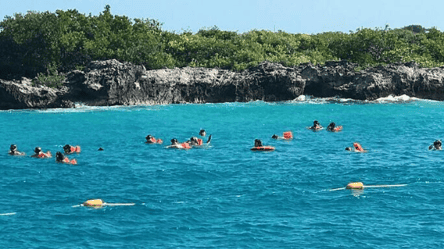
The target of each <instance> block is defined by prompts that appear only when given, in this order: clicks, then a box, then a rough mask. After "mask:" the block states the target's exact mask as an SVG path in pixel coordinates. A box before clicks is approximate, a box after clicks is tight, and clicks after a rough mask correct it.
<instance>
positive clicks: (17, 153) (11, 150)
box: [8, 144, 25, 156]
mask: <svg viewBox="0 0 444 249" xmlns="http://www.w3.org/2000/svg"><path fill="white" fill-rule="evenodd" d="M8 154H9V155H11V156H24V155H25V152H20V151H18V150H17V145H15V144H11V147H9V152H8Z"/></svg>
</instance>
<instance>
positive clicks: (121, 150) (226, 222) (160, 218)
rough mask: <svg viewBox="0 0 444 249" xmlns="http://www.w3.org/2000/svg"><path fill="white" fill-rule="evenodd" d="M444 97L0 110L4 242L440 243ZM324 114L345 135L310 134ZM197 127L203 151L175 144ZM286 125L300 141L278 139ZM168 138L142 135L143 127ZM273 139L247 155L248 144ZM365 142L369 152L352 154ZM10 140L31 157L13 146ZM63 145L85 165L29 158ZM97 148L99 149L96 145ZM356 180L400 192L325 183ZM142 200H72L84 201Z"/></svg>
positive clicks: (443, 239) (443, 234) (443, 231)
mask: <svg viewBox="0 0 444 249" xmlns="http://www.w3.org/2000/svg"><path fill="white" fill-rule="evenodd" d="M443 110H444V103H442V102H433V101H414V102H409V103H378V104H358V103H351V104H350V103H342V104H340V103H322V102H321V103H314V102H303V103H293V102H285V103H264V102H251V103H226V104H204V105H191V104H187V105H166V106H136V107H107V108H105V107H102V108H89V107H81V108H78V109H52V110H41V111H39V110H24V111H23V110H22V111H1V112H0V124H1V126H0V127H1V128H0V137H1V140H0V148H2V149H1V151H3V152H2V153H0V177H1V181H0V200H1V201H2V205H1V206H0V213H1V214H2V215H0V227H1V233H0V248H14V247H18V248H357V247H360V248H443V247H444V197H443V192H444V180H443V178H444V166H443V162H444V160H443V158H444V152H442V151H428V149H427V147H428V146H429V145H430V144H431V143H433V141H434V140H435V139H442V138H444V134H443V128H444V123H443V118H444V115H443V114H444V111H443ZM313 120H318V121H319V122H320V123H321V124H322V125H323V126H324V127H326V126H327V125H328V123H329V122H330V121H334V122H335V123H336V124H337V125H343V127H344V130H343V131H342V132H339V133H329V132H326V131H325V130H323V131H320V132H312V131H309V130H307V129H306V128H305V127H307V126H310V125H311V124H312V123H313ZM201 128H203V129H206V130H207V133H208V134H212V135H213V139H212V142H211V146H210V147H209V148H205V149H191V150H188V151H184V150H171V149H166V148H165V146H166V145H168V144H169V140H170V139H171V138H177V139H178V140H179V141H185V140H187V139H189V138H190V137H191V136H197V135H198V132H199V130H200V129H201ZM287 130H291V131H293V133H294V136H295V139H293V140H292V141H275V140H272V139H271V135H273V134H278V135H282V133H283V132H284V131H287ZM148 134H151V135H153V136H155V137H156V138H162V139H163V140H164V141H165V142H164V144H163V145H154V144H145V143H144V142H145V136H146V135H148ZM256 138H259V139H261V140H262V141H263V143H264V144H265V145H271V146H275V147H276V151H274V152H270V153H261V152H252V151H250V150H249V149H250V148H251V147H252V146H253V143H254V139H256ZM353 142H360V143H361V144H362V146H363V147H364V148H366V149H368V150H369V152H368V153H353V152H351V153H350V152H347V151H345V150H344V148H345V147H349V146H352V143H353ZM12 143H15V144H17V146H18V149H19V150H20V151H24V152H26V154H27V156H25V157H13V156H9V155H8V154H7V152H8V149H9V146H10V144H12ZM65 144H71V145H80V146H81V147H82V152H81V153H80V154H78V155H70V156H68V157H69V158H70V159H71V158H76V159H77V161H78V165H66V164H57V163H55V159H54V158H51V159H35V158H30V157H29V156H30V155H31V154H32V151H33V149H34V147H36V146H40V147H42V148H43V150H44V151H46V150H50V151H51V152H52V153H53V155H54V154H55V152H57V151H62V147H63V145H65ZM99 147H103V148H104V149H105V150H104V151H98V150H97V149H98V148H99ZM352 181H362V182H363V183H364V184H366V185H378V184H407V186H405V187H398V188H374V189H370V188H369V189H364V190H363V191H350V190H340V191H329V190H330V189H333V188H339V187H343V186H345V185H346V184H347V183H349V182H352ZM95 198H101V199H103V200H104V201H105V202H108V203H135V205H134V206H116V207H110V206H109V207H105V208H101V209H92V208H86V207H73V206H75V205H78V204H81V203H83V202H84V201H86V200H88V199H95Z"/></svg>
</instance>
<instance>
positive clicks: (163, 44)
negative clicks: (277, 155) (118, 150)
mask: <svg viewBox="0 0 444 249" xmlns="http://www.w3.org/2000/svg"><path fill="white" fill-rule="evenodd" d="M161 26H162V25H161V23H159V22H158V21H156V20H152V19H134V20H130V19H129V18H128V17H126V16H117V15H112V14H111V11H110V7H109V6H108V5H107V6H106V7H105V10H104V11H103V12H102V13H100V15H99V16H91V14H90V15H88V16H86V15H84V14H81V13H79V12H78V11H77V10H68V11H62V10H58V11H56V12H55V13H50V12H43V13H39V12H28V13H27V14H25V15H22V14H15V15H14V16H12V17H10V16H9V17H5V18H4V20H3V21H2V22H0V77H2V78H8V77H13V76H17V75H19V76H27V77H35V76H38V80H37V81H39V82H40V83H43V84H49V85H53V86H56V85H57V81H58V80H59V81H60V80H61V79H62V78H56V76H57V74H58V72H67V71H69V70H72V69H82V68H84V67H85V66H86V64H87V63H88V62H89V61H91V60H103V59H117V60H119V61H129V62H133V63H136V64H143V65H144V66H145V67H147V68H148V69H157V68H164V67H168V68H172V67H184V66H191V67H221V68H227V69H232V70H242V69H245V68H248V67H251V66H255V65H257V64H258V63H260V62H262V61H265V60H268V61H272V62H279V63H282V64H284V65H287V66H294V65H298V64H300V63H306V62H311V63H313V64H323V63H324V62H325V61H330V60H341V59H346V60H349V61H351V62H356V63H359V65H360V66H361V67H368V66H375V65H385V64H388V63H398V62H408V61H416V62H417V63H419V64H420V65H422V66H424V67H436V66H442V65H444V34H443V33H442V32H440V31H439V30H437V29H435V28H431V29H425V28H423V27H421V26H419V25H411V26H408V27H405V28H402V29H389V28H388V27H386V28H385V29H368V28H363V29H358V30H357V31H356V32H350V33H348V34H347V33H342V32H326V33H320V34H313V35H307V34H290V33H286V32H282V31H279V32H271V31H265V30H252V31H250V32H247V33H243V34H238V33H237V32H231V31H222V30H219V29H218V28H217V27H212V28H204V29H201V30H200V31H199V32H197V33H196V34H193V33H191V32H183V33H180V34H178V33H174V32H169V31H163V30H162V29H161Z"/></svg>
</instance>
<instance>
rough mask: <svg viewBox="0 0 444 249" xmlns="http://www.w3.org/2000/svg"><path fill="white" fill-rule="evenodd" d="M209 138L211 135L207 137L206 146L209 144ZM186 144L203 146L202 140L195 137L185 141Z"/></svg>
mask: <svg viewBox="0 0 444 249" xmlns="http://www.w3.org/2000/svg"><path fill="white" fill-rule="evenodd" d="M211 136H212V135H210V136H209V137H208V140H207V142H206V144H209V143H210V142H211ZM186 143H188V144H190V145H191V146H197V147H199V146H202V145H204V143H203V140H202V139H200V138H197V137H191V138H190V140H188V141H186Z"/></svg>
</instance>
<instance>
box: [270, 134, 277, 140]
mask: <svg viewBox="0 0 444 249" xmlns="http://www.w3.org/2000/svg"><path fill="white" fill-rule="evenodd" d="M271 138H273V139H278V138H279V137H278V135H276V134H273V136H271Z"/></svg>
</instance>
